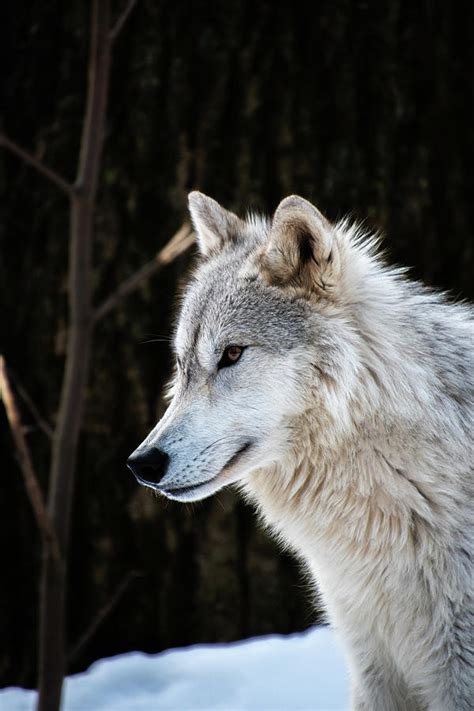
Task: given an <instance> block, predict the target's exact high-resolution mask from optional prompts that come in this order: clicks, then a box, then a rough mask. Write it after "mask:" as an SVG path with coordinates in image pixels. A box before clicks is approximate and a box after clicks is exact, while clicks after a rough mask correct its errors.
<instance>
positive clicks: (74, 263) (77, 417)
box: [38, 0, 110, 711]
mask: <svg viewBox="0 0 474 711" xmlns="http://www.w3.org/2000/svg"><path fill="white" fill-rule="evenodd" d="M109 31H110V11H109V0H95V2H94V3H93V6H92V21H91V40H90V42H91V47H90V60H89V78H88V79H89V81H88V92H87V106H86V113H85V120H84V127H83V133H82V140H81V152H80V158H79V167H78V174H77V179H76V183H75V185H74V194H73V196H72V198H71V217H70V234H69V286H68V296H69V331H68V340H67V351H66V365H65V373H64V379H63V386H62V391H61V399H60V406H59V412H58V419H57V425H56V428H55V431H54V437H53V451H52V462H51V472H50V479H49V495H48V512H49V515H50V518H51V521H52V523H53V527H54V530H55V532H56V537H57V540H58V543H59V547H60V551H61V553H62V558H63V564H62V565H58V563H57V561H55V560H54V558H53V557H52V555H51V551H50V550H49V548H48V547H44V550H43V569H42V576H41V590H40V632H39V680H38V688H39V703H38V708H39V711H54V710H55V709H59V706H60V701H61V688H62V681H63V678H64V674H65V671H66V641H65V629H66V626H65V622H66V617H65V609H66V608H65V601H66V563H67V558H68V542H69V531H70V521H71V505H72V497H73V492H74V476H75V470H76V462H77V446H78V440H79V433H80V428H81V422H82V413H83V408H84V400H85V396H86V392H87V378H88V372H89V361H90V351H91V339H92V329H93V314H92V299H91V295H92V291H91V288H92V283H91V282H92V274H91V271H92V269H91V266H92V265H91V254H92V243H93V235H94V217H95V203H96V195H97V185H98V178H99V170H100V164H101V154H102V143H103V134H104V127H105V117H106V105H107V92H108V83H109V69H110V39H109Z"/></svg>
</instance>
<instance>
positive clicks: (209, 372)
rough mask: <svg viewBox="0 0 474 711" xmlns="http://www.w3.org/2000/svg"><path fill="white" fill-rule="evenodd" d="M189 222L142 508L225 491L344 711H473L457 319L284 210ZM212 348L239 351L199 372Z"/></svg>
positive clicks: (204, 204) (468, 512)
mask: <svg viewBox="0 0 474 711" xmlns="http://www.w3.org/2000/svg"><path fill="white" fill-rule="evenodd" d="M190 206H191V212H192V216H193V220H194V224H195V226H196V229H197V231H198V233H199V238H200V244H201V251H202V253H203V254H204V255H207V256H208V258H209V259H208V261H207V262H205V263H203V264H202V265H201V266H200V267H199V269H198V271H197V273H196V276H195V278H194V282H193V284H192V285H191V286H190V288H189V290H188V293H187V295H186V298H185V301H184V306H183V309H182V312H181V316H180V319H179V324H178V329H177V336H176V350H177V353H178V357H180V359H181V362H182V367H181V369H180V370H179V371H178V373H177V378H176V382H175V385H174V387H173V397H172V402H171V405H170V408H169V410H168V412H167V414H166V415H165V417H164V418H163V420H162V421H161V422H160V423H158V425H157V427H156V428H155V429H154V430H153V431H152V433H151V434H150V435H149V437H148V438H147V439H146V440H145V442H144V443H143V444H142V445H141V447H140V448H139V450H138V451H139V452H142V451H143V450H146V449H147V448H150V447H158V448H160V449H163V450H164V451H166V452H167V453H168V455H169V457H170V466H169V469H168V471H167V473H166V475H165V476H164V478H163V480H162V481H161V482H160V483H159V484H156V485H153V488H157V489H158V490H160V491H162V493H164V494H165V495H167V496H169V497H170V498H174V499H178V500H181V501H187V500H196V499H199V498H203V497H205V496H209V495H210V494H212V493H214V492H215V491H217V490H218V489H219V488H220V487H221V486H223V485H225V484H227V483H229V482H236V481H237V482H238V483H239V486H240V488H241V489H242V490H243V492H244V494H245V495H246V496H247V497H248V498H249V499H251V500H252V501H253V502H255V503H256V505H257V507H258V509H259V511H260V513H261V516H262V517H263V519H264V521H265V522H266V523H267V525H268V526H270V527H271V529H272V530H273V531H274V532H275V534H276V535H277V536H278V537H279V539H280V540H281V541H282V542H283V544H284V545H285V546H287V547H289V548H291V550H293V551H294V552H295V553H296V555H297V556H299V557H300V558H301V559H302V560H303V561H304V562H305V564H306V566H307V568H308V570H309V571H310V573H311V575H312V576H313V578H314V580H315V582H316V583H317V586H318V588H319V590H320V592H321V594H322V598H323V601H324V603H325V606H326V608H327V613H328V616H329V619H330V621H331V623H332V624H333V625H334V627H335V628H336V629H337V630H338V631H339V633H340V636H341V639H342V640H343V643H344V644H345V646H346V648H347V654H348V659H349V663H350V667H351V676H352V682H353V708H354V709H357V710H358V711H401V710H403V709H406V710H407V711H408V710H409V711H415V710H416V709H419V710H424V711H468V709H473V708H474V592H473V562H474V536H473V523H474V521H473V519H474V508H473V507H474V504H473V463H474V446H473V429H474V361H473V345H474V343H473V341H474V328H473V316H472V311H471V310H470V309H469V308H468V307H467V306H463V305H459V304H458V305H455V304H451V303H449V302H448V301H447V300H446V299H445V298H444V297H443V296H440V295H437V294H434V293H432V292H431V291H429V290H427V289H426V288H425V287H423V286H422V285H420V284H417V283H415V282H411V281H409V280H408V279H406V278H405V276H404V273H403V270H395V269H389V268H388V267H386V266H385V264H384V263H383V261H382V259H381V258H380V256H379V255H378V254H377V246H376V244H375V242H374V241H373V240H372V241H371V240H369V239H366V238H365V237H364V236H363V235H362V234H361V233H360V232H358V231H357V229H355V228H353V227H351V226H350V225H349V224H348V223H346V222H343V223H340V224H338V225H335V226H333V225H330V224H329V223H328V222H327V220H325V218H323V217H322V215H320V213H319V212H317V211H316V210H315V209H314V208H313V207H312V206H311V205H310V204H309V203H307V202H306V201H304V200H302V199H301V198H297V197H291V198H287V199H286V200H285V201H283V202H282V203H281V205H280V207H279V208H278V210H277V212H276V214H275V216H274V219H273V223H272V224H271V225H270V224H269V223H268V222H265V221H259V220H256V219H255V218H251V219H250V220H248V221H247V223H243V222H242V221H240V220H238V218H236V217H235V216H233V215H232V213H227V212H222V214H221V213H220V211H221V210H222V208H220V206H219V205H218V204H217V203H215V201H211V200H210V199H209V198H206V197H205V196H203V195H201V194H199V193H193V194H192V196H191V198H190ZM216 231H220V233H219V234H218V235H217V236H216V235H215V232H216ZM227 232H228V233H229V234H227ZM234 282H235V285H234ZM292 309H294V312H293V311H292ZM302 314H303V316H302ZM259 318H261V328H259V324H258V319H259ZM298 319H299V320H298ZM298 324H301V325H298ZM252 329H253V330H252ZM298 329H299V330H298ZM260 331H261V333H262V338H260ZM246 339H247V342H245V341H246ZM262 339H263V341H262ZM229 343H237V344H239V343H240V344H241V345H244V346H245V345H247V346H248V348H247V349H246V351H245V353H244V355H243V356H242V359H241V362H239V364H238V365H236V366H233V367H232V368H231V369H224V370H219V368H218V365H217V363H218V361H219V358H220V357H221V353H222V352H223V350H224V349H225V347H226V345H228V344H229ZM262 343H263V345H262ZM248 440H251V441H252V442H253V444H252V447H251V448H250V449H249V450H248V451H247V450H246V451H245V453H244V454H243V455H242V456H241V457H240V459H238V460H236V462H234V460H233V459H232V454H233V453H234V452H236V451H237V450H238V449H239V448H240V447H241V445H242V444H243V443H245V442H246V441H248ZM229 457H230V458H231V459H230V460H229ZM229 461H232V466H230V465H226V464H225V463H226V462H229ZM180 487H185V488H180Z"/></svg>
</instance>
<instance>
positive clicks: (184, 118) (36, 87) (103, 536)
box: [0, 0, 474, 686]
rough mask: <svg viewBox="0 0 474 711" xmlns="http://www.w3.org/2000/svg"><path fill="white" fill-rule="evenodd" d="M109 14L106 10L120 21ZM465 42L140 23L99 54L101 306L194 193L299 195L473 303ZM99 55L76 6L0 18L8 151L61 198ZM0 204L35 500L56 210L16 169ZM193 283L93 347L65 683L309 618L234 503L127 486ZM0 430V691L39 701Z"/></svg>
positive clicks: (360, 15)
mask: <svg viewBox="0 0 474 711" xmlns="http://www.w3.org/2000/svg"><path fill="white" fill-rule="evenodd" d="M122 7H123V5H122V4H121V3H118V2H113V3H112V10H113V12H114V13H115V14H119V13H120V11H121V10H122ZM473 36H474V5H473V4H472V3H471V2H467V1H466V2H461V1H459V2H457V3H445V2H435V1H434V0H425V1H424V2H411V1H410V2H409V1H408V0H378V1H377V2H375V1H374V2H371V1H369V0H325V1H323V0H321V1H319V2H313V3H310V4H309V3H308V4H305V5H304V7H303V6H302V7H298V3H291V4H290V3H274V2H270V1H262V2H259V3H255V2H248V1H247V0H227V1H226V2H225V3H223V2H214V1H213V0H201V1H198V0H196V1H194V2H180V1H179V0H174V2H171V0H138V2H137V4H136V6H135V7H134V8H133V10H132V11H131V13H130V15H129V17H128V18H127V21H126V23H125V24H124V27H123V28H122V31H121V33H120V35H119V37H118V38H117V40H116V41H115V43H114V45H113V50H112V64H111V73H110V85H109V88H108V95H109V103H108V107H107V114H106V121H105V126H106V128H105V142H104V149H103V159H102V164H101V168H100V178H99V191H98V197H97V204H96V211H95V234H94V242H93V274H92V280H93V290H94V303H95V304H99V303H101V302H102V301H103V300H104V299H105V298H106V297H107V296H108V295H109V294H110V293H113V292H114V291H115V290H116V289H117V287H119V286H120V284H122V283H123V282H124V280H125V279H126V278H127V277H128V276H130V275H131V274H133V273H135V272H136V270H138V269H140V268H141V267H142V266H143V265H144V264H146V263H147V262H149V261H150V260H151V259H153V257H154V255H155V254H156V252H157V251H159V250H160V248H161V247H163V246H164V245H165V244H166V243H167V242H168V241H169V239H170V238H171V236H172V235H173V234H174V233H175V232H176V230H178V229H179V227H180V226H181V225H182V223H183V221H184V220H186V219H187V212H186V196H187V193H188V192H189V191H190V190H191V189H195V188H198V189H200V190H202V191H204V192H206V193H208V194H209V195H211V196H213V197H214V198H216V199H217V200H219V201H220V202H221V203H222V204H224V205H225V206H226V207H228V208H231V209H234V210H235V211H241V212H243V211H245V210H247V209H249V208H251V209H253V210H261V211H266V212H271V211H272V210H274V209H275V207H276V205H277V204H278V202H279V200H280V199H281V198H282V197H284V196H285V195H287V194H289V193H295V192H296V193H300V194H301V195H303V196H304V197H306V198H307V199H309V200H312V201H313V202H314V203H315V204H316V205H317V206H318V207H319V208H320V209H321V210H322V211H323V212H325V213H326V214H327V215H328V217H330V218H331V219H336V218H339V217H341V216H343V215H345V214H347V213H350V214H351V215H353V216H354V217H356V218H358V219H360V220H363V221H364V222H365V225H366V226H367V227H368V228H370V229H374V230H381V231H382V232H383V233H384V235H385V246H386V248H387V250H388V253H389V255H390V259H391V260H393V261H396V262H400V263H403V264H407V265H410V266H412V267H413V270H412V274H413V275H414V276H416V277H419V278H422V279H424V280H425V281H427V282H428V283H430V284H432V285H435V286H437V287H441V288H443V289H450V290H452V291H453V293H454V294H455V295H456V296H459V297H465V298H472V297H473V296H474V281H473V278H472V275H473V265H474V243H473V225H474V200H473V179H474V178H473V166H474V133H473V128H472V127H473V124H474V101H473V98H474V81H473V77H474V42H473ZM89 44H90V6H89V3H88V2H82V1H81V2H79V1H78V0H71V2H68V3H64V2H59V1H58V0H57V1H55V0H48V1H47V2H46V1H44V2H36V3H31V2H26V1H25V0H17V1H16V2H15V3H3V4H2V7H1V9H0V66H1V71H2V80H1V84H0V99H1V110H0V130H1V131H2V132H3V133H5V134H6V135H7V136H8V137H9V138H10V139H12V140H14V141H15V142H16V143H18V144H19V145H21V146H23V147H24V148H25V149H26V150H27V151H29V152H30V153H31V154H32V155H34V157H35V159H36V160H38V161H42V162H43V163H44V164H46V165H48V166H50V167H51V168H52V169H53V170H54V171H56V172H57V173H58V174H60V175H62V176H64V177H65V178H66V179H67V180H68V181H71V182H72V181H73V180H74V175H75V170H76V164H77V156H78V151H79V143H80V139H81V131H82V125H83V120H84V105H85V100H86V90H87V65H88V52H89ZM0 189H1V204H0V238H1V261H0V305H1V311H0V313H1V329H0V338H1V345H0V350H1V352H2V353H3V354H4V356H5V358H6V361H7V364H8V366H9V374H10V379H11V383H12V387H13V390H14V393H15V395H16V398H17V402H18V407H19V410H20V414H21V419H22V423H23V426H24V433H25V435H26V439H27V443H28V445H29V448H30V450H31V454H32V459H33V463H34V467H35V470H36V472H37V476H38V479H39V481H40V484H41V487H42V490H43V491H44V492H45V494H46V492H47V490H48V477H49V466H50V450H51V441H50V437H49V434H48V428H52V427H54V424H55V422H56V419H57V414H58V402H59V396H60V388H61V381H62V374H63V369H64V363H65V357H66V336H67V328H68V311H67V268H68V231H69V224H68V223H69V205H68V201H67V199H66V198H65V196H64V195H63V194H62V193H61V191H60V190H58V188H57V187H56V186H55V185H54V184H52V183H51V182H50V181H48V180H47V179H45V177H44V176H42V175H40V174H39V173H38V172H37V171H35V170H34V168H32V167H31V166H29V165H27V164H26V163H25V161H23V160H21V159H20V158H19V157H18V155H15V154H14V153H12V152H11V151H8V150H6V149H5V148H4V149H0ZM192 260H193V249H192V248H191V249H190V250H187V251H186V252H184V253H183V254H182V255H181V256H179V257H178V258H177V259H175V260H174V261H173V262H172V263H171V264H170V265H168V266H166V267H164V268H163V269H162V270H161V271H160V272H159V273H157V274H156V275H154V276H152V277H151V278H150V279H149V280H147V281H144V282H143V285H142V286H141V288H140V289H139V290H137V291H135V292H134V293H132V294H130V296H129V297H128V298H126V299H123V300H122V301H121V302H120V304H118V305H117V308H115V309H113V310H111V311H110V313H109V314H108V315H107V316H106V317H105V318H103V319H102V320H101V321H100V322H99V323H98V324H97V327H96V330H95V333H94V338H93V345H92V351H91V365H90V372H89V377H88V383H87V389H86V393H85V397H86V400H85V409H84V416H83V421H82V427H81V435H80V441H79V452H78V461H77V472H76V481H75V488H74V494H73V509H72V528H71V536H70V543H69V563H68V598H67V623H66V640H67V643H66V647H67V656H68V673H72V672H77V671H80V670H82V669H84V668H86V667H87V666H88V665H89V664H90V663H91V662H92V661H93V660H95V659H97V658H99V657H104V656H110V655H113V654H117V653H120V652H124V651H127V650H131V649H140V650H144V651H147V652H154V651H159V650H161V649H165V648H168V647H172V646H177V645H185V644H190V643H194V642H216V641H230V640H235V639H239V638H242V637H247V636H251V635H259V634H264V633H269V632H291V631H296V630H301V629H304V628H306V627H308V626H309V625H310V624H312V623H313V622H314V621H316V620H317V619H318V612H317V610H315V609H314V608H313V607H312V605H311V597H312V594H311V591H310V588H309V585H308V584H307V583H306V582H305V579H304V575H302V573H301V571H300V570H299V567H298V565H297V563H296V562H294V561H293V560H292V559H291V558H290V557H289V556H287V555H285V554H282V553H280V552H279V551H278V550H277V548H276V546H275V545H274V544H273V543H272V541H271V540H270V539H269V538H268V536H267V535H266V534H265V532H263V531H262V530H260V529H259V527H258V524H257V521H256V517H255V516H254V513H253V512H252V510H250V508H249V507H247V505H245V504H244V503H243V502H242V501H240V500H239V499H238V498H237V497H236V496H234V494H233V493H232V492H231V491H225V492H221V493H220V494H219V495H218V496H216V497H214V498H213V499H211V500H210V501H206V502H203V503H202V504H199V505H195V506H184V505H180V504H175V503H170V502H168V503H167V502H165V501H163V500H161V499H158V498H155V497H154V496H153V495H152V494H151V493H150V492H148V491H146V490H145V489H143V488H139V487H138V485H137V484H136V482H135V481H134V479H133V477H132V475H131V474H130V473H129V472H128V471H127V470H126V468H125V460H126V458H127V456H128V455H129V454H130V452H131V451H132V450H133V449H134V448H135V447H136V446H137V444H138V443H139V442H140V441H141V440H142V439H143V437H144V436H145V434H146V433H147V432H148V431H149V429H150V428H151V427H152V426H153V425H154V424H155V422H156V420H157V418H158V417H159V416H160V414H161V413H162V412H163V409H164V405H163V401H162V395H163V387H164V385H165V383H166V381H167V378H168V377H169V374H170V370H171V365H172V355H171V352H170V346H169V343H168V341H167V339H168V338H169V336H170V334H171V332H172V326H173V319H174V315H175V309H176V306H175V303H176V301H175V296H176V294H177V292H178V291H179V288H180V286H181V285H182V284H183V283H184V282H185V279H186V272H187V270H188V269H189V267H190V265H191V264H192ZM147 341H151V342H147ZM35 410H37V411H38V412H35ZM38 413H39V414H40V417H38ZM0 422H1V430H0V443H1V456H2V459H1V461H2V464H1V471H2V474H1V496H0V540H1V546H0V550H1V556H2V561H1V565H2V582H1V586H0V640H1V642H0V686H5V685H11V684H15V685H22V686H28V685H34V683H35V677H36V664H37V652H36V645H37V635H38V585H39V583H38V581H39V574H40V566H41V540H40V535H39V533H38V529H37V526H36V523H35V519H34V517H33V513H32V509H31V505H30V502H29V500H28V497H27V495H26V492H25V486H24V483H23V480H22V476H21V473H20V469H19V466H18V462H17V457H16V454H15V448H14V446H13V443H12V437H11V432H10V430H9V427H8V422H7V419H6V417H5V414H4V411H3V408H1V411H0ZM41 423H42V425H43V426H41ZM45 425H46V426H45Z"/></svg>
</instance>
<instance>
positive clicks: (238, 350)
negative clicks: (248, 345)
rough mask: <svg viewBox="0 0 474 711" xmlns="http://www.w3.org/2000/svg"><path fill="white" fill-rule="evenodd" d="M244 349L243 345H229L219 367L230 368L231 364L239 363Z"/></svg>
mask: <svg viewBox="0 0 474 711" xmlns="http://www.w3.org/2000/svg"><path fill="white" fill-rule="evenodd" d="M243 351H244V349H243V346H228V347H227V348H226V349H225V351H224V352H223V354H222V357H221V359H220V361H219V363H218V364H217V369H218V370H220V369H221V368H228V367H229V366H230V365H234V364H235V363H237V361H238V360H239V358H240V356H241V355H242V353H243Z"/></svg>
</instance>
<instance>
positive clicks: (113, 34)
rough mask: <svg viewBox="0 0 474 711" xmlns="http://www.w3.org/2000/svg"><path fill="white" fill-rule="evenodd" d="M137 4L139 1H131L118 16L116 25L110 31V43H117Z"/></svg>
mask: <svg viewBox="0 0 474 711" xmlns="http://www.w3.org/2000/svg"><path fill="white" fill-rule="evenodd" d="M136 4H137V0H129V1H128V3H127V4H126V6H125V8H124V10H123V11H122V12H121V14H120V15H119V16H118V18H117V21H116V23H115V25H114V26H113V27H112V28H111V29H110V31H109V40H110V42H115V40H116V39H117V37H118V36H119V34H120V33H121V31H122V30H123V26H124V25H125V23H126V22H127V20H128V17H129V15H130V13H131V12H132V10H133V8H134V7H135V5H136Z"/></svg>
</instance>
